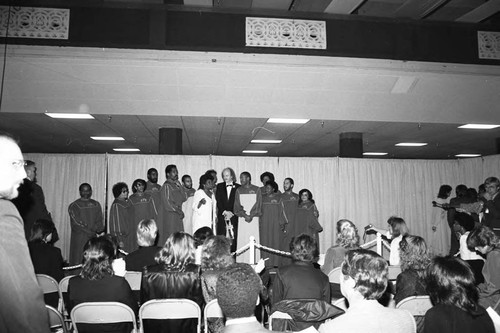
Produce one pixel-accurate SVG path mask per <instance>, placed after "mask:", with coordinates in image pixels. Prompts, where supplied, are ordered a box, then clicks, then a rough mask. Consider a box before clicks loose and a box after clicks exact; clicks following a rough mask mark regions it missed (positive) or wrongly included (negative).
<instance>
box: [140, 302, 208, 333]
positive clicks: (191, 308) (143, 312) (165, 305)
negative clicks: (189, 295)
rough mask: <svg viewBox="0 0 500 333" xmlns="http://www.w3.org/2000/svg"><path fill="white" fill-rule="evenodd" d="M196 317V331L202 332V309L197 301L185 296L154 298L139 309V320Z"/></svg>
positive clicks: (141, 321)
mask: <svg viewBox="0 0 500 333" xmlns="http://www.w3.org/2000/svg"><path fill="white" fill-rule="evenodd" d="M190 318H196V319H197V320H198V323H197V325H196V332H197V333H200V327H201V309H200V307H199V305H198V304H196V303H195V302H193V301H191V300H189V299H185V298H168V299H153V300H150V301H147V302H146V303H144V304H143V305H142V306H141V308H140V309H139V321H140V324H141V327H144V323H143V320H144V319H190Z"/></svg>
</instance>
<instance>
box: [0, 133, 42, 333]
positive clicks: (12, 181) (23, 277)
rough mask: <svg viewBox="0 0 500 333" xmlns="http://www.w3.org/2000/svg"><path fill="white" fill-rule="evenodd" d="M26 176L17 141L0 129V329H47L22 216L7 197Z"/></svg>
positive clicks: (37, 330)
mask: <svg viewBox="0 0 500 333" xmlns="http://www.w3.org/2000/svg"><path fill="white" fill-rule="evenodd" d="M25 177H26V171H25V170H24V161H23V155H22V153H21V150H20V149H19V146H18V145H17V143H16V142H15V141H14V140H13V139H12V138H11V137H10V136H8V135H7V134H5V133H1V132H0V230H2V231H1V232H0V258H1V260H0V281H1V284H0V299H1V300H2V305H1V306H0V332H5V333H8V332H50V330H49V323H48V317H47V310H46V309H45V303H44V300H43V293H42V290H41V289H40V287H39V286H38V283H37V280H36V277H35V271H34V269H33V264H32V263H31V259H30V255H29V252H28V245H27V243H26V239H25V236H24V228H23V220H22V219H21V216H20V215H19V212H18V211H17V209H16V207H15V206H14V205H13V204H12V202H10V201H9V200H11V199H14V198H16V197H17V196H18V187H19V185H21V183H22V182H23V179H24V178H25Z"/></svg>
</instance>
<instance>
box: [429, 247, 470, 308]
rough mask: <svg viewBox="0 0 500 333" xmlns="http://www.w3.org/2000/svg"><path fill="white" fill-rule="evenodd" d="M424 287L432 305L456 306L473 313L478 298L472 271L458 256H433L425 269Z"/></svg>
mask: <svg viewBox="0 0 500 333" xmlns="http://www.w3.org/2000/svg"><path fill="white" fill-rule="evenodd" d="M426 289H427V292H428V293H429V296H430V298H431V302H432V304H434V305H438V304H444V305H451V306H456V307H458V308H460V309H462V310H463V311H466V312H468V313H473V312H474V311H475V310H476V309H477V304H478V303H477V302H478V299H479V296H478V291H477V288H476V286H475V280H474V273H473V272H472V270H471V269H470V266H469V265H468V264H467V263H466V262H465V261H463V260H462V259H460V258H457V257H453V256H448V257H435V258H434V259H432V262H431V264H430V266H429V269H428V270H427V277H426Z"/></svg>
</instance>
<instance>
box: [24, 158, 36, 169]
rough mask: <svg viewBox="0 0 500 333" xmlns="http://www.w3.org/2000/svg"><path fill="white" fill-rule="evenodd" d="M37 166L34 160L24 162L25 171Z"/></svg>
mask: <svg viewBox="0 0 500 333" xmlns="http://www.w3.org/2000/svg"><path fill="white" fill-rule="evenodd" d="M35 165H36V163H35V162H33V161H32V160H25V161H24V168H25V169H27V168H29V167H31V166H35Z"/></svg>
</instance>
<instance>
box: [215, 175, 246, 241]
mask: <svg viewBox="0 0 500 333" xmlns="http://www.w3.org/2000/svg"><path fill="white" fill-rule="evenodd" d="M222 179H223V180H224V181H223V182H222V183H219V184H217V190H216V192H215V199H216V200H217V230H216V233H217V235H222V236H227V237H230V238H232V240H233V241H232V245H231V251H236V248H237V247H236V246H237V244H236V240H237V239H238V216H236V215H234V198H235V195H236V189H237V188H238V187H240V184H237V183H236V174H235V173H234V170H233V169H231V168H225V169H224V170H222Z"/></svg>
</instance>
